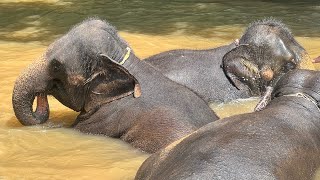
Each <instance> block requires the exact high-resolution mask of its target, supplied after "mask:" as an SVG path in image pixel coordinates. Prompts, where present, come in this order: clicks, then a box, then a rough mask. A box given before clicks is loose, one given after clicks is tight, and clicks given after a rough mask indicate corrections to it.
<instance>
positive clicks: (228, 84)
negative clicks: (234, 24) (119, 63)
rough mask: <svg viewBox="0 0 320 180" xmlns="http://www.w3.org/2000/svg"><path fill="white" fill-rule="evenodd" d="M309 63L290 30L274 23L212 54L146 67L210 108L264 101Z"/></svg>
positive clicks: (157, 60) (184, 55) (160, 60)
mask: <svg viewBox="0 0 320 180" xmlns="http://www.w3.org/2000/svg"><path fill="white" fill-rule="evenodd" d="M302 60H309V56H308V55H307V53H306V51H305V49H304V48H303V47H302V46H300V45H299V43H298V42H297V41H296V40H295V39H294V37H293V36H292V34H291V32H290V31H289V30H288V28H287V27H286V26H285V25H284V24H282V23H280V22H278V21H276V20H274V19H265V20H261V21H257V22H254V23H252V24H251V25H250V26H249V27H248V28H247V30H246V31H245V33H244V35H243V36H242V37H241V38H240V40H239V42H235V43H232V44H230V45H226V46H222V47H217V48H214V49H208V50H172V51H168V52H163V53H160V54H157V55H154V56H151V57H149V58H146V59H145V61H146V62H147V63H149V64H151V65H152V66H154V67H155V68H157V69H158V70H159V71H160V72H162V73H163V74H164V75H165V76H167V77H169V78H170V79H171V80H173V81H175V82H178V83H180V84H183V85H184V86H186V87H188V88H190V89H191V90H193V91H194V92H196V93H197V94H198V95H199V96H200V97H202V98H203V99H204V100H205V101H207V102H219V103H220V102H226V101H230V100H233V99H239V98H248V97H251V96H261V95H263V94H264V93H265V91H266V89H267V87H269V86H270V87H272V86H273V85H274V83H275V82H276V81H277V80H278V79H279V77H281V75H283V74H284V73H286V72H287V71H289V70H291V69H294V68H296V67H298V66H299V64H300V62H301V61H302Z"/></svg>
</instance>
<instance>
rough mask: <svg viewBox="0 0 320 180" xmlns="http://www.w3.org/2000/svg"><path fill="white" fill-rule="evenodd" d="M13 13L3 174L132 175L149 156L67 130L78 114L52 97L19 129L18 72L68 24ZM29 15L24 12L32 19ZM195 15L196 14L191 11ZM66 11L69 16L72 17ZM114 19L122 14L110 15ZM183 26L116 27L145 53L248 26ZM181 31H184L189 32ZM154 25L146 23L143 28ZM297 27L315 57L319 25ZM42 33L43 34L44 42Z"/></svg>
mask: <svg viewBox="0 0 320 180" xmlns="http://www.w3.org/2000/svg"><path fill="white" fill-rule="evenodd" d="M31 2H34V1H31V0H3V1H2V2H1V3H0V8H1V9H3V10H8V8H12V7H11V6H13V7H15V4H14V3H20V5H21V4H23V5H24V6H26V7H28V6H30V7H34V6H31V4H30V3H31ZM36 2H38V4H36V5H38V6H40V5H41V6H45V5H46V3H47V4H49V5H50V4H54V5H56V6H65V5H66V4H69V5H70V4H72V3H73V1H59V0H42V1H40V0H39V1H36ZM83 2H84V1H83ZM115 2H119V1H115ZM139 2H140V1H139ZM41 3H42V4H41ZM149 3H150V2H149ZM43 4H45V5H43ZM16 5H18V4H16ZM49 5H48V7H50V6H49ZM24 6H23V7H22V6H21V7H20V9H19V8H17V11H20V10H21V8H25V7H24ZM71 7H72V6H71ZM197 7H198V8H199V9H200V10H201V9H204V8H207V7H206V6H205V4H203V3H202V4H201V3H198V5H197ZM317 8H319V7H316V9H317ZM23 10H24V11H26V10H25V9H22V11H23ZM49 10H50V9H49ZM154 11H155V10H154ZM2 12H3V11H2ZM7 13H8V12H7ZM41 13H42V12H41ZM193 13H195V12H193ZM0 14H1V11H0ZM12 14H14V13H12V12H11V14H10V13H9V14H7V15H6V17H2V18H1V19H0V24H1V23H2V25H3V24H5V26H2V27H0V37H1V39H0V67H1V68H0V77H1V78H0V100H1V101H0V179H119V180H120V179H133V177H134V175H135V173H136V171H137V169H138V168H139V166H140V165H141V163H142V162H143V161H144V160H145V159H146V158H147V157H148V156H149V155H148V154H146V153H143V152H141V151H139V150H137V149H134V148H132V147H130V146H129V145H128V144H126V143H124V142H122V141H120V140H118V139H112V138H108V137H101V136H93V135H86V134H82V133H78V132H76V131H74V130H72V129H69V128H68V126H69V125H70V124H71V123H72V122H73V120H74V119H75V118H76V116H77V114H78V113H76V112H73V111H72V110H70V109H68V108H66V107H64V106H63V105H61V104H60V103H59V102H58V101H57V100H55V99H54V98H52V97H50V98H49V104H50V109H51V114H50V119H49V122H48V123H46V124H44V125H39V126H33V127H24V126H22V125H21V124H20V123H19V122H18V121H17V119H16V117H15V116H14V113H13V109H12V104H11V96H12V89H13V84H14V81H15V79H16V77H17V76H18V74H19V73H20V72H21V71H22V70H23V69H24V68H26V66H27V65H28V64H30V63H31V62H32V61H33V60H34V59H36V58H37V57H39V56H40V55H41V54H42V52H43V51H44V50H45V48H46V46H47V45H48V44H49V43H51V42H52V39H54V38H56V37H59V36H60V34H61V33H63V32H64V31H65V30H66V29H68V28H69V27H67V28H66V27H65V26H63V28H62V29H61V28H60V31H61V32H60V31H57V32H53V33H51V34H50V32H51V31H50V32H49V33H48V29H43V27H42V26H40V25H39V23H40V22H41V20H39V19H37V20H30V22H33V23H31V25H30V26H29V25H24V26H23V27H20V28H18V26H19V24H21V22H19V21H17V20H15V17H12V16H13V15H12ZM40 15H41V16H45V17H46V16H50V15H46V14H40ZM85 15H86V14H85ZM34 16H36V15H34ZM34 16H30V17H29V18H31V19H32V18H35V17H34ZM194 16H195V17H196V14H194ZM70 17H71V18H70V19H71V20H73V19H72V17H73V16H70ZM52 18H54V17H52ZM6 20H7V21H10V20H15V24H13V25H10V24H6ZM71 20H70V21H71ZM65 21H67V20H65ZM74 21H75V20H74ZM113 21H115V22H118V21H120V20H118V19H113ZM195 21H196V20H195ZM4 22H5V23H4ZM45 22H48V21H45ZM72 23H73V21H72ZM146 23H148V22H146ZM70 24H71V23H70ZM70 24H66V26H67V25H70ZM123 24H126V23H123ZM187 24H188V23H180V24H179V23H176V27H175V28H176V30H174V31H172V30H171V31H170V32H165V33H161V32H159V33H155V34H152V33H145V34H144V33H142V32H140V31H131V30H130V29H129V28H127V27H126V26H125V25H122V26H121V25H120V27H123V29H124V31H122V30H121V28H120V34H121V36H122V37H123V38H124V39H126V40H127V41H128V42H129V44H130V45H131V47H132V48H133V49H134V51H135V53H136V54H137V55H138V56H139V57H140V58H145V57H148V56H150V55H153V54H155V53H159V52H162V51H165V50H170V49H177V48H188V49H204V48H212V47H216V46H220V45H224V44H228V43H230V42H232V41H233V40H234V39H235V38H237V37H239V36H240V35H241V34H242V32H243V30H244V27H245V26H244V25H241V24H240V25H230V24H227V25H216V26H212V27H207V28H206V29H205V30H204V31H201V32H200V33H194V34H193V33H190V32H189V31H191V30H190V29H187V28H185V27H186V26H187ZM222 24H223V23H222ZM38 25H39V26H38ZM209 26H210V25H209ZM170 27H171V26H170ZM179 27H180V28H179ZM293 27H294V26H293ZM171 28H172V27H171ZM138 29H139V28H138ZM181 29H187V31H185V30H181ZM151 30H152V29H151ZM151 30H150V29H147V31H151ZM141 31H142V30H141ZM206 32H207V33H208V32H210V36H207V37H205V36H203V33H206ZM296 32H299V33H298V34H299V37H297V40H298V41H299V43H301V44H302V45H303V46H304V47H305V48H306V49H307V51H308V53H309V55H310V57H311V58H315V57H317V56H318V55H320V38H318V37H316V36H315V34H317V33H318V32H317V31H315V30H310V32H311V33H310V36H303V33H302V31H301V30H300V29H299V28H297V30H296ZM39 36H44V37H39ZM46 36H47V39H48V40H45V41H44V40H43V39H45V37H46ZM319 36H320V33H319ZM39 38H40V40H39ZM303 66H304V68H308V69H314V68H316V69H319V67H317V66H316V67H315V66H313V65H312V64H311V63H308V64H304V65H303ZM256 102H257V99H254V98H251V99H243V100H236V101H233V102H230V103H228V104H213V105H211V107H212V109H213V110H215V111H216V112H217V113H218V115H220V116H221V117H227V116H231V115H234V114H241V113H245V112H251V111H252V109H253V107H254V104H255V103H256ZM318 179H320V170H319V175H318Z"/></svg>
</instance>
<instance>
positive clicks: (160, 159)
mask: <svg viewBox="0 0 320 180" xmlns="http://www.w3.org/2000/svg"><path fill="white" fill-rule="evenodd" d="M319 82H320V72H317V71H312V70H300V69H296V70H293V71H291V72H288V73H287V74H285V75H284V76H283V77H282V78H281V79H280V80H279V81H278V83H277V84H276V85H275V88H274V91H273V92H272V100H271V101H270V102H269V104H268V105H267V106H266V107H265V109H263V110H261V111H259V112H253V113H248V114H241V115H236V116H233V117H229V118H224V119H221V120H218V121H215V122H213V123H210V124H207V125H206V126H204V127H202V128H200V129H198V130H197V131H195V132H194V133H192V134H191V135H188V136H187V137H185V138H182V139H181V140H179V141H177V142H175V143H173V144H171V145H169V146H168V147H166V148H165V149H162V150H160V151H158V152H157V153H155V154H153V155H152V156H150V157H149V158H148V159H147V160H146V161H145V162H144V163H143V164H142V166H141V167H140V168H139V170H138V173H137V175H136V178H135V179H136V180H147V179H152V180H160V179H165V180H189V179H190V180H191V179H219V180H229V179H237V180H248V179H252V180H260V179H264V180H269V179H270V180H271V179H279V180H282V179H283V180H285V179H290V180H309V179H314V178H315V177H316V176H318V175H317V174H318V173H319V171H320V156H319V154H320V118H319V117H320V108H319V104H320V103H319V102H320V93H319V92H320V83H319Z"/></svg>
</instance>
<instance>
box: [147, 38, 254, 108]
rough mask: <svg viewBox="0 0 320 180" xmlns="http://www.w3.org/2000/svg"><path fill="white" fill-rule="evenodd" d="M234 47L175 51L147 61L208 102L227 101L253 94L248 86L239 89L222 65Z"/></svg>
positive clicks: (233, 45) (232, 45) (231, 45)
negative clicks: (231, 81)
mask: <svg viewBox="0 0 320 180" xmlns="http://www.w3.org/2000/svg"><path fill="white" fill-rule="evenodd" d="M235 47H236V45H235V44H234V43H232V44H230V45H226V46H222V47H218V48H214V49H208V50H186V49H184V50H172V51H168V52H163V53H160V54H158V55H154V56H151V57H149V58H147V59H145V60H144V61H146V62H147V63H149V64H151V65H152V66H154V67H155V68H156V69H158V70H160V71H161V72H162V73H163V74H164V75H165V76H167V77H168V78H169V79H171V80H173V81H175V82H178V83H179V84H182V85H185V86H186V87H188V88H190V89H191V90H193V91H194V92H195V93H197V94H198V95H199V96H200V97H201V98H203V99H204V100H205V101H206V102H212V101H216V102H224V101H230V100H233V99H238V98H248V97H250V93H249V89H243V90H237V88H236V87H235V86H234V85H233V84H232V83H230V81H229V80H228V79H227V77H226V76H225V73H224V71H223V69H222V67H221V66H222V64H221V63H222V62H221V60H222V58H223V56H224V55H225V54H226V53H228V52H229V51H231V50H232V49H234V48H235Z"/></svg>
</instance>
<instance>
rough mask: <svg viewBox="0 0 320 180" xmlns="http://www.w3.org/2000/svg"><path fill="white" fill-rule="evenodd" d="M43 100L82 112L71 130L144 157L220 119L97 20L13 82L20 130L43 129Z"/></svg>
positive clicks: (72, 32)
mask: <svg viewBox="0 0 320 180" xmlns="http://www.w3.org/2000/svg"><path fill="white" fill-rule="evenodd" d="M47 95H53V96H54V97H55V98H56V99H57V100H58V101H60V102H61V103H62V104H64V105H65V106H67V107H69V108H71V109H73V110H74V111H77V112H80V114H79V116H78V117H77V119H76V121H75V123H74V124H73V128H75V129H78V130H79V131H81V132H84V133H90V134H100V135H106V136H110V137H114V138H120V139H122V140H124V141H126V142H128V143H130V144H131V145H132V146H134V147H137V148H140V149H141V150H143V151H146V152H148V153H152V152H155V151H157V150H158V149H160V148H163V147H165V146H166V145H168V144H170V143H171V142H173V141H175V140H177V139H179V138H181V137H183V136H185V135H187V134H189V133H191V132H193V131H195V130H196V129H198V128H200V127H201V126H203V125H205V124H207V123H209V122H212V121H214V120H216V119H218V117H217V116H216V115H215V113H214V112H213V111H212V110H211V109H210V108H209V107H208V105H207V103H206V102H205V101H203V100H202V99H201V98H200V97H198V96H197V95H196V94H195V93H193V92H192V91H190V90H189V89H187V88H185V87H184V86H182V85H180V84H177V83H175V82H173V81H171V80H170V79H168V78H166V77H165V76H163V75H162V74H161V73H160V72H158V71H156V70H155V69H154V68H152V67H151V66H150V65H148V64H147V63H145V62H143V61H141V60H140V59H138V58H137V57H136V56H135V54H134V53H133V51H132V50H131V48H130V47H129V46H128V44H127V43H126V42H125V41H124V40H123V39H122V38H121V37H120V36H119V35H118V33H117V31H116V29H115V28H114V27H113V26H111V25H110V24H108V23H107V22H105V21H102V20H100V19H88V20H86V21H84V22H82V23H80V24H78V25H76V26H75V27H74V28H72V29H71V30H70V31H69V32H68V33H67V34H65V35H64V36H62V37H61V38H59V39H58V40H56V41H55V42H54V43H52V44H51V45H50V46H49V47H48V49H47V51H46V52H45V53H44V55H43V56H42V57H41V58H40V60H39V61H36V62H34V63H33V64H32V65H31V66H30V67H29V68H28V69H27V70H26V71H25V72H23V73H22V74H21V75H20V76H19V77H18V78H17V80H16V83H15V86H14V90H13V97H12V102H13V108H14V112H15V115H16V117H17V118H18V120H19V121H20V122H21V123H22V124H23V125H35V124H39V123H44V122H45V121H47V119H48V116H49V106H48V102H47ZM36 96H37V97H38V98H37V100H38V105H37V109H36V111H35V112H33V111H32V102H33V100H34V99H35V97H36Z"/></svg>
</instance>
